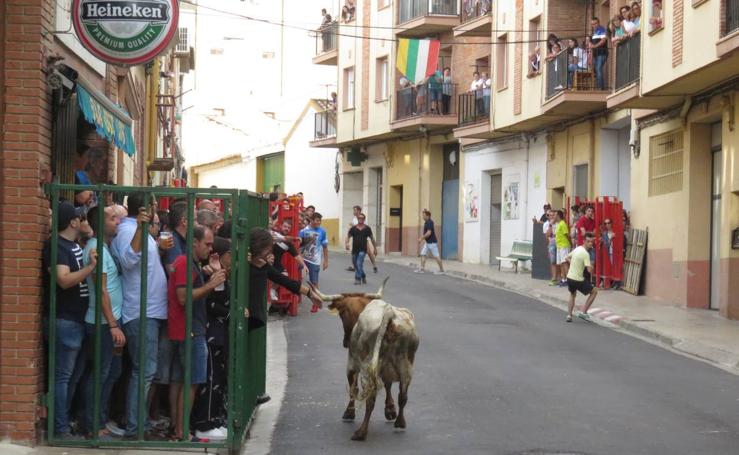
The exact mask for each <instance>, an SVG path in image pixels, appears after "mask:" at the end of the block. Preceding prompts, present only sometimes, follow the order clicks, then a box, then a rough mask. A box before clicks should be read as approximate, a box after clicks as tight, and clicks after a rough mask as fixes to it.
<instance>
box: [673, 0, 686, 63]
mask: <svg viewBox="0 0 739 455" xmlns="http://www.w3.org/2000/svg"><path fill="white" fill-rule="evenodd" d="M683 7H684V2H683V0H675V1H674V2H673V4H672V67H673V68H674V67H676V66H678V65H680V64H681V63H682V62H683Z"/></svg>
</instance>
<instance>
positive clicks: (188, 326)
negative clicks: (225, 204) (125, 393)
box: [182, 194, 205, 440]
mask: <svg viewBox="0 0 739 455" xmlns="http://www.w3.org/2000/svg"><path fill="white" fill-rule="evenodd" d="M194 231H195V195H193V194H188V196H187V238H186V240H185V244H186V245H187V247H186V248H187V250H186V252H185V256H187V282H186V283H187V284H186V285H185V286H186V287H185V289H186V291H185V340H184V343H185V364H184V365H183V368H184V375H183V376H184V377H183V379H182V407H183V411H182V438H183V440H188V439H189V437H190V388H191V387H192V384H190V382H191V381H192V285H193V283H192V266H193V263H192V262H193V257H192V255H193V244H194V241H193V240H194V234H195V232H194ZM202 284H203V285H204V284H205V283H202Z"/></svg>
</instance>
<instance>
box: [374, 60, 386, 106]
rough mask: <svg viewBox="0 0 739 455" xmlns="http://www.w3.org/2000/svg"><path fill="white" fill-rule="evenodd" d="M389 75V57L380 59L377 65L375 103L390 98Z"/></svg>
mask: <svg viewBox="0 0 739 455" xmlns="http://www.w3.org/2000/svg"><path fill="white" fill-rule="evenodd" d="M388 73H389V71H388V63H387V57H381V58H378V59H377V61H376V63H375V101H384V100H386V99H387V97H388V93H387V92H388Z"/></svg>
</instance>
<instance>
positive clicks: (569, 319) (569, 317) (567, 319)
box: [565, 314, 572, 322]
mask: <svg viewBox="0 0 739 455" xmlns="http://www.w3.org/2000/svg"><path fill="white" fill-rule="evenodd" d="M565 322H572V316H570V315H569V314H568V315H567V317H566V318H565Z"/></svg>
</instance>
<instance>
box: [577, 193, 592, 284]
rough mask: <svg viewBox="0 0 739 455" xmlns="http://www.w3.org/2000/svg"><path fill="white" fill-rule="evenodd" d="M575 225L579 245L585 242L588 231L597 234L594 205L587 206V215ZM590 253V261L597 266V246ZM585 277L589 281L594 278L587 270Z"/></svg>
mask: <svg viewBox="0 0 739 455" xmlns="http://www.w3.org/2000/svg"><path fill="white" fill-rule="evenodd" d="M575 227H576V229H577V246H582V245H583V244H584V243H585V234H586V233H587V232H590V233H592V234H593V235H595V210H593V206H591V205H588V206H587V207H585V216H581V217H580V219H579V220H578V221H577V224H576V225H575ZM588 253H590V263H591V264H592V265H593V268H595V248H590V249H589V250H588ZM585 279H586V280H588V281H590V280H591V279H592V277H591V276H590V274H589V273H587V271H586V273H585Z"/></svg>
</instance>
